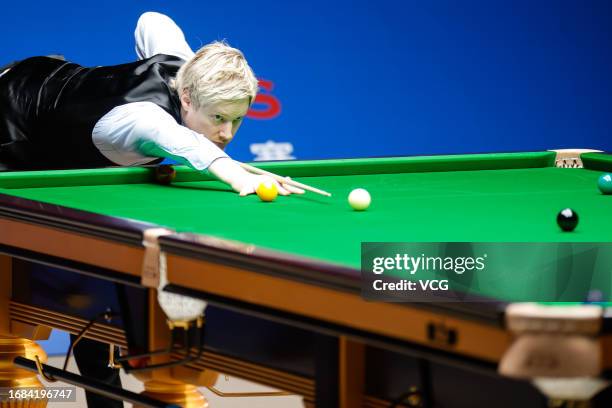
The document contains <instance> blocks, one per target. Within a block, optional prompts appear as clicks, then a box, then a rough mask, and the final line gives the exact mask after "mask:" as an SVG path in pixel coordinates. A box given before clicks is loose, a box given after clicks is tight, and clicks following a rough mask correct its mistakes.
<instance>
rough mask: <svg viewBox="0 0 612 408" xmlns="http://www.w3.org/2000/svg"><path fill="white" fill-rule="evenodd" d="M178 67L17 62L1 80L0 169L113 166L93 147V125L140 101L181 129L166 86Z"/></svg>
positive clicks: (155, 61)
mask: <svg viewBox="0 0 612 408" xmlns="http://www.w3.org/2000/svg"><path fill="white" fill-rule="evenodd" d="M183 63H184V61H183V60H181V59H180V58H177V57H172V56H168V55H161V54H160V55H156V56H154V57H152V58H148V59H146V60H142V61H138V62H133V63H130V64H123V65H115V66H104V67H95V68H85V67H82V66H80V65H78V64H73V63H70V62H66V61H61V60H56V59H53V58H48V57H33V58H28V59H26V60H23V61H20V62H19V63H17V64H16V65H15V66H13V67H12V68H11V70H10V71H9V72H8V73H6V74H5V75H3V76H2V77H0V162H4V163H5V164H7V163H8V167H9V168H11V169H62V168H63V169H66V168H92V167H104V166H109V165H112V164H113V163H112V162H110V161H109V160H108V159H106V158H105V157H104V156H103V155H102V154H101V153H100V152H99V151H98V150H97V148H96V147H95V146H94V144H93V142H92V138H91V133H92V130H93V128H94V125H95V124H96V123H97V122H98V120H99V119H100V118H101V117H102V116H104V115H105V114H106V113H108V112H109V111H111V110H112V109H113V108H114V107H116V106H120V105H124V104H126V103H130V102H142V101H148V102H153V103H155V104H156V105H158V106H160V107H161V108H162V109H164V110H165V111H166V112H168V113H169V114H170V115H172V116H173V117H174V118H175V119H176V120H177V121H178V122H179V123H180V120H181V118H180V101H179V99H178V96H177V95H176V92H175V91H174V90H172V89H171V88H170V86H169V82H170V80H171V78H173V77H174V76H175V75H176V72H177V71H178V69H179V68H180V66H181V65H182V64H183Z"/></svg>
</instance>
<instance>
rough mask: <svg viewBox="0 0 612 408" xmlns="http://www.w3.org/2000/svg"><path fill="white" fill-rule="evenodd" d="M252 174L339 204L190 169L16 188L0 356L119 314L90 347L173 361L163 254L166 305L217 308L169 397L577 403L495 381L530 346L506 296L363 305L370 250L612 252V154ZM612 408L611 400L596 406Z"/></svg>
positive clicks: (34, 181)
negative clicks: (245, 391)
mask: <svg viewBox="0 0 612 408" xmlns="http://www.w3.org/2000/svg"><path fill="white" fill-rule="evenodd" d="M256 165H257V166H258V167H261V168H262V169H265V170H268V171H272V172H274V173H277V174H282V175H284V176H291V177H292V178H294V179H296V180H298V181H300V182H303V183H306V184H309V185H312V186H315V187H318V188H321V189H323V190H327V191H329V192H331V193H332V194H333V196H332V197H331V198H328V197H323V196H318V195H314V194H311V193H307V194H306V195H303V196H290V197H279V198H278V199H277V200H276V201H275V202H272V203H264V202H261V201H260V200H259V199H258V198H257V197H256V196H248V197H244V198H241V197H238V195H237V194H235V193H233V192H231V191H230V190H229V189H228V187H226V186H225V185H223V184H222V183H220V182H218V181H216V180H214V179H212V178H210V177H209V176H208V175H206V174H203V173H199V172H196V171H193V170H191V169H188V168H184V167H178V168H177V177H176V180H175V181H174V182H173V183H172V184H171V185H160V184H156V183H155V182H154V181H153V173H154V172H153V169H151V168H146V167H141V168H105V169H88V170H54V171H40V172H13V173H3V174H2V173H0V254H3V255H0V305H1V306H0V356H4V357H0V358H4V359H5V360H6V359H7V358H12V357H14V356H16V355H18V354H19V353H21V354H22V355H25V356H26V357H28V358H32V356H33V355H34V354H38V355H40V356H42V355H43V354H44V353H43V352H42V350H40V349H39V348H38V346H37V345H36V344H35V342H34V341H36V340H41V339H45V338H47V337H48V335H49V332H50V329H51V328H58V329H61V330H65V331H69V332H72V333H77V332H79V331H80V330H82V329H83V327H84V326H85V325H86V324H87V323H88V321H90V320H91V319H92V317H93V316H95V315H97V314H99V313H101V312H103V311H104V310H108V309H111V310H113V311H117V312H118V314H119V318H117V319H114V320H113V321H110V322H97V323H95V324H93V326H92V327H91V330H89V331H88V332H87V333H86V337H88V338H91V339H94V340H98V341H101V342H104V343H109V344H114V345H117V346H120V347H121V348H122V350H128V351H137V352H142V351H147V350H155V349H159V348H160V347H165V346H166V345H167V344H168V342H169V341H170V340H169V339H170V335H171V331H170V329H169V327H168V325H167V324H166V317H165V315H164V313H163V311H162V310H161V309H160V305H159V304H158V301H157V292H158V290H159V289H160V288H162V286H158V285H159V276H158V275H159V271H158V270H154V271H153V272H151V271H150V270H149V272H147V269H146V268H144V269H143V260H144V258H145V254H148V256H150V255H151V253H152V254H153V256H154V258H156V259H157V260H159V263H160V264H161V263H163V265H164V271H165V272H164V273H166V274H167V275H166V278H167V285H165V286H163V291H164V292H168V293H174V294H180V295H183V296H188V297H189V298H194V299H203V300H205V301H206V302H208V307H207V309H206V312H205V313H206V317H205V319H206V320H205V323H204V324H205V326H206V335H205V337H204V339H203V347H204V352H203V354H202V355H201V356H200V357H199V358H198V359H197V360H195V361H191V362H189V363H188V364H186V365H182V366H177V367H173V368H166V369H163V368H162V369H159V370H155V371H150V372H145V373H143V374H141V375H140V376H139V378H140V379H142V381H144V382H145V388H146V389H147V391H148V395H150V396H153V397H155V398H158V399H161V400H165V401H173V402H177V403H181V404H185V406H203V404H204V401H203V400H202V398H201V397H198V395H197V392H196V391H195V390H194V389H193V388H190V387H188V386H182V385H183V384H195V385H198V386H212V385H213V384H214V382H215V380H216V378H217V373H222V374H228V375H234V376H238V377H242V378H245V379H248V380H252V381H256V382H259V383H262V384H266V385H270V386H273V387H276V388H278V389H280V390H284V391H287V392H289V393H293V394H298V395H301V396H303V398H304V403H305V405H307V406H317V407H336V406H339V407H357V406H365V407H386V406H391V405H393V404H397V406H403V407H429V406H431V407H433V406H440V407H477V406H491V403H492V401H495V406H498V407H505V406H508V407H511V406H525V407H543V406H547V405H546V404H547V403H550V404H556V403H559V404H561V402H559V401H553V402H550V401H548V402H547V399H546V398H545V397H544V396H543V395H542V394H541V392H540V391H538V390H537V389H536V388H535V387H534V386H533V385H532V384H531V383H530V382H529V381H528V379H516V378H509V377H506V376H503V375H500V374H499V373H498V371H497V370H498V366H499V364H500V362H501V361H502V360H503V358H504V355H505V354H506V353H507V352H508V350H509V349H510V348H511V347H512V344H513V342H514V341H515V338H516V333H512V332H511V330H510V329H509V327H508V321H507V319H506V317H507V316H506V311H507V310H508V308H509V307H511V306H512V304H511V301H510V300H509V299H507V297H505V294H504V291H503V290H499V289H496V290H492V291H489V292H487V291H486V289H485V290H484V292H483V294H482V295H483V299H484V298H486V299H487V301H486V302H485V301H483V302H470V303H461V302H452V303H446V302H429V303H384V302H371V301H366V300H364V299H363V298H362V297H361V285H360V268H361V265H360V244H361V242H609V241H610V238H611V237H612V235H611V232H610V227H611V226H612V211H610V208H612V207H611V204H612V197H611V196H604V195H602V194H601V193H599V191H598V190H597V186H596V184H597V177H598V176H599V175H600V174H601V173H602V172H603V171H612V155H608V154H605V153H597V152H590V153H582V152H580V151H576V152H555V151H547V152H528V153H499V154H471V155H452V156H423V157H394V158H372V159H346V160H321V161H292V162H269V163H257V164H256ZM357 187H363V188H366V189H367V190H368V191H369V192H370V193H371V195H372V197H373V203H372V205H371V207H370V208H369V209H368V210H367V211H364V212H356V211H353V210H352V209H351V208H350V207H349V206H348V204H347V202H346V197H347V195H348V193H349V192H350V191H351V190H352V189H353V188H357ZM565 207H572V208H574V209H576V210H577V211H578V212H579V213H580V216H581V220H580V224H579V226H578V228H577V229H576V231H574V232H573V233H563V232H561V231H560V229H559V228H558V227H557V225H556V223H555V216H556V214H557V212H558V211H559V209H561V208H565ZM160 227H163V228H165V229H166V231H165V233H163V234H162V235H161V236H160V237H159V238H158V239H154V240H153V244H152V246H153V247H154V251H159V253H158V252H147V251H150V248H148V247H147V245H145V244H143V239H144V236H145V231H152V230H155V229H156V228H160ZM148 246H149V247H150V246H151V244H150V243H149V245H148ZM160 254H162V255H163V260H160V257H159V255H160ZM157 267H158V268H160V266H159V265H157ZM154 269H155V268H154ZM143 270H144V271H145V272H143ZM147 273H150V276H147ZM547 307H548V306H541V308H543V309H546V308H547ZM589 307H590V308H591V309H590V310H592V309H593V307H596V308H597V310H599V312H597V313H596V317H595V319H594V320H593V319H592V320H591V323H592V327H594V328H593V329H592V330H591V331H590V332H589V334H588V338H589V341H591V343H592V345H593V347H595V348H596V359H597V363H598V372H597V373H596V375H592V377H593V379H595V380H596V381H601V382H604V383H605V382H606V381H607V378H609V375H610V373H611V371H610V369H612V335H611V334H610V327H611V324H610V320H611V319H610V318H609V314H608V308H606V307H605V305H599V306H592V305H585V306H582V305H577V306H575V307H574V308H575V309H578V310H580V309H582V308H589ZM550 308H554V306H550ZM556 310H559V309H556ZM557 315H558V313H557ZM557 315H555V316H556V317H558V316H557ZM540 317H541V316H540ZM556 317H553V320H554V318H556ZM544 319H545V318H544ZM15 350H17V351H15ZM3 351H4V353H3ZM130 354H131V353H130ZM179 358H180V356H177V355H175V354H173V355H171V356H159V357H152V358H151V359H150V362H164V361H172V360H177V359H179ZM9 366H11V361H8V362H7V361H4V362H2V361H0V367H5V370H4V371H3V372H2V374H1V375H2V377H0V381H4V382H3V384H8V383H7V382H6V381H8V380H9V379H10V378H9V377H11V376H13V377H14V378H17V377H19V378H21V379H22V380H21V381H22V382H21V383H22V384H35V382H36V379H35V378H34V377H32V378H29V380H28V381H29V382H23V381H24V380H23V379H24V378H26V376H25V374H24V373H23V370H21V369H19V368H16V367H14V368H13V371H11V370H8V369H7V367H9ZM7 373H8V374H7ZM561 376H563V375H561ZM553 380H554V379H553ZM11 384H13V383H11ZM14 384H16V383H14ZM177 384H180V385H181V386H179V385H177ZM601 388H604V387H603V386H602V387H599V388H598V390H599V389H601ZM400 397H401V398H400ZM404 397H405V398H404ZM187 401H189V402H187ZM602 401H603V402H602ZM238 402H239V401H238ZM238 402H237V406H238ZM609 402H610V397H609V393H608V392H607V391H605V390H604V391H603V392H601V393H599V394H598V396H597V397H595V398H594V399H593V401H592V403H593V404H594V405H596V404H598V403H599V404H603V405H602V406H605V405H606V404H609ZM572 403H574V404H585V405H571V406H587V405H586V404H588V402H575V401H574V402H572ZM557 406H561V405H557Z"/></svg>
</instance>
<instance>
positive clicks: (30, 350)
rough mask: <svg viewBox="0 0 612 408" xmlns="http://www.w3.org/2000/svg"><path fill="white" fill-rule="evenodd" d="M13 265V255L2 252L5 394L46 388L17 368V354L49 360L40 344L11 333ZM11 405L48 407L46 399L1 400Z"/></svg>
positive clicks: (0, 373) (0, 365)
mask: <svg viewBox="0 0 612 408" xmlns="http://www.w3.org/2000/svg"><path fill="white" fill-rule="evenodd" d="M12 264H13V263H12V258H11V257H9V256H6V255H0V388H3V390H2V391H3V393H4V392H7V391H8V390H17V389H19V388H33V389H43V388H44V386H43V385H42V383H41V382H40V381H39V380H38V377H37V375H36V374H34V373H31V372H29V371H26V370H23V369H20V368H17V367H15V365H14V364H13V359H14V358H15V357H18V356H21V357H26V358H30V359H34V358H35V357H34V356H38V357H39V359H40V361H41V362H43V363H44V362H46V361H47V354H46V353H45V352H44V350H43V349H42V348H41V347H40V346H39V345H38V344H36V343H35V342H34V341H32V340H27V339H24V338H20V337H15V336H13V335H12V334H13V333H11V323H10V317H9V303H10V299H11V287H12V286H11V282H12V271H13V270H12ZM9 406H10V407H19V406H23V407H25V406H27V407H34V408H39V407H46V406H47V400H46V399H38V400H27V399H24V400H21V401H20V402H19V403H15V401H10V402H9V401H6V402H4V401H2V400H1V399H0V408H5V407H9Z"/></svg>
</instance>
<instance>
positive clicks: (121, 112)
mask: <svg viewBox="0 0 612 408" xmlns="http://www.w3.org/2000/svg"><path fill="white" fill-rule="evenodd" d="M92 139H93V142H94V144H95V145H96V147H97V148H98V150H99V151H100V152H101V153H102V154H103V155H104V156H105V157H106V158H107V159H109V160H111V161H112V162H114V163H117V164H119V165H122V166H132V165H138V164H146V163H150V162H151V161H153V160H155V158H158V157H163V158H169V159H172V160H175V161H177V162H179V163H181V164H185V165H187V166H189V167H191V168H193V169H196V170H199V171H206V170H208V171H209V172H210V173H211V174H213V175H214V176H216V177H217V178H218V179H219V180H221V181H223V182H224V183H226V184H228V185H230V186H231V187H232V189H234V191H236V192H239V193H240V195H247V194H252V193H254V192H255V189H256V188H257V186H258V185H259V183H261V182H262V181H267V182H270V180H272V179H268V178H266V177H263V176H257V175H254V174H251V173H248V172H247V171H245V170H244V169H242V168H241V167H240V166H239V165H238V164H237V163H235V162H234V161H233V160H232V159H230V158H229V156H228V155H227V154H226V153H225V152H224V151H223V150H221V149H219V148H218V147H217V146H216V145H215V144H214V143H213V142H211V141H210V140H208V139H207V138H206V137H205V136H203V135H201V134H199V133H197V132H194V131H193V130H191V129H189V128H187V127H185V126H182V125H179V124H178V123H177V122H176V121H175V120H174V118H173V117H172V116H170V114H168V113H167V112H166V111H164V110H163V109H162V108H160V107H159V106H157V105H155V104H154V103H152V102H134V103H129V104H126V105H121V106H118V107H116V108H114V109H113V110H111V111H110V112H109V113H107V114H106V115H104V116H103V117H102V118H101V119H100V120H99V121H98V123H96V126H95V127H94V129H93V132H92ZM275 184H276V183H275ZM279 193H280V194H282V195H286V194H289V192H288V191H287V190H285V188H283V187H282V186H279Z"/></svg>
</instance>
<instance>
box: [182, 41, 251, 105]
mask: <svg viewBox="0 0 612 408" xmlns="http://www.w3.org/2000/svg"><path fill="white" fill-rule="evenodd" d="M173 85H174V88H175V89H176V90H177V92H178V93H179V95H182V94H183V93H184V92H187V93H188V95H189V97H190V99H191V101H192V103H194V105H195V107H196V108H200V107H201V106H204V105H208V104H214V103H218V102H227V101H237V100H241V99H245V98H249V103H253V101H254V100H255V96H256V95H257V78H255V74H254V73H253V70H252V69H251V67H250V66H249V64H248V63H247V61H246V58H244V54H243V53H242V52H241V51H240V50H238V49H236V48H232V47H230V46H229V45H228V44H227V43H225V42H221V41H215V42H212V43H210V44H208V45H205V46H204V47H202V48H200V49H199V50H198V52H196V54H195V55H194V57H193V58H192V59H191V60H189V61H187V62H186V63H185V64H183V66H182V67H181V68H180V69H179V71H178V73H177V75H176V79H175V81H174V84H173Z"/></svg>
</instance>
